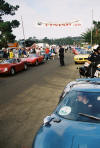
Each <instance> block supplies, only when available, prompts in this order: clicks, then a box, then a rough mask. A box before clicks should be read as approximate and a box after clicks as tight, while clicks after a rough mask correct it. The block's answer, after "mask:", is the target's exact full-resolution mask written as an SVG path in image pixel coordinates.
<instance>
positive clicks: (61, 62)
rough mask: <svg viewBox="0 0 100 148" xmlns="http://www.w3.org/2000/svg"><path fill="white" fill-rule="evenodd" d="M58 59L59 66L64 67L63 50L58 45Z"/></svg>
mask: <svg viewBox="0 0 100 148" xmlns="http://www.w3.org/2000/svg"><path fill="white" fill-rule="evenodd" d="M59 47H60V49H59V58H60V65H61V66H64V48H63V47H62V46H61V45H60V46H59Z"/></svg>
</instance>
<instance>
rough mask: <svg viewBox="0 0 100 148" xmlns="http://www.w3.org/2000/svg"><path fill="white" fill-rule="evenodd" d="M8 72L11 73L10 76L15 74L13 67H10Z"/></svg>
mask: <svg viewBox="0 0 100 148" xmlns="http://www.w3.org/2000/svg"><path fill="white" fill-rule="evenodd" d="M10 74H11V75H12V76H13V75H15V69H14V68H11V70H10Z"/></svg>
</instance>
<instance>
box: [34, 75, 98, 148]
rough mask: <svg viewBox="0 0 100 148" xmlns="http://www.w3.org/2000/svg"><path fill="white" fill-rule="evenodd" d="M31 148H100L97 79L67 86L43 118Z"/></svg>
mask: <svg viewBox="0 0 100 148" xmlns="http://www.w3.org/2000/svg"><path fill="white" fill-rule="evenodd" d="M32 148H100V79H99V78H91V79H90V78H88V79H78V80H76V81H74V82H71V83H69V84H68V85H67V86H66V87H65V89H64V91H63V92H62V94H61V96H60V101H59V104H58V106H57V108H56V109H55V111H54V112H53V113H52V114H51V116H47V117H46V118H45V119H44V124H43V125H42V126H41V127H40V129H39V130H38V132H37V134H36V136H35V138H34V141H33V145H32Z"/></svg>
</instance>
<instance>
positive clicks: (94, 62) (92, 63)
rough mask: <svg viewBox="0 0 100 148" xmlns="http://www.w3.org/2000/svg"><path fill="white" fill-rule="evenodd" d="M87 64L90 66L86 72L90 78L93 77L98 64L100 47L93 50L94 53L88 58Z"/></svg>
mask: <svg viewBox="0 0 100 148" xmlns="http://www.w3.org/2000/svg"><path fill="white" fill-rule="evenodd" d="M88 62H89V64H90V66H89V68H88V71H87V72H88V73H89V74H90V75H91V77H94V73H95V71H96V68H97V65H98V64H100V46H98V47H97V49H94V52H93V53H92V54H91V55H90V56H89V58H88Z"/></svg>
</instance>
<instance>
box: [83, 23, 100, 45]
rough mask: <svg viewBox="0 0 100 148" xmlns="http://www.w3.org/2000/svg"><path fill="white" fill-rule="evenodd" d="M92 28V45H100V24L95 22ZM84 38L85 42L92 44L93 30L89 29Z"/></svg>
mask: <svg viewBox="0 0 100 148" xmlns="http://www.w3.org/2000/svg"><path fill="white" fill-rule="evenodd" d="M93 25H94V26H93V28H92V43H93V44H100V22H99V21H98V22H96V21H93ZM82 38H83V39H84V41H85V42H88V43H91V29H88V30H87V31H86V32H85V33H83V34H82Z"/></svg>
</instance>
